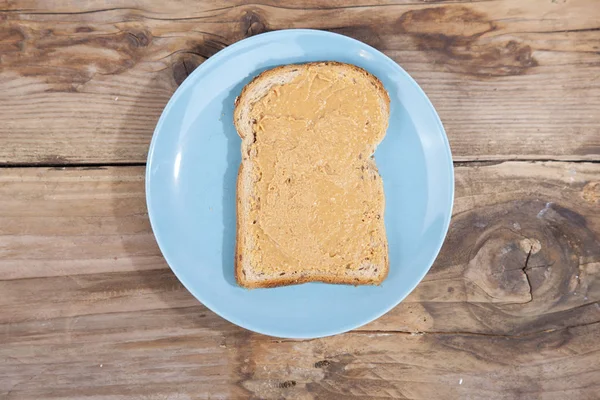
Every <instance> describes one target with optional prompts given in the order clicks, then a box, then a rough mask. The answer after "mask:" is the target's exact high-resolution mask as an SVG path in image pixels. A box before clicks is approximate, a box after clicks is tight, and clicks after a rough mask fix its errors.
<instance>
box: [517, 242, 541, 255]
mask: <svg viewBox="0 0 600 400" xmlns="http://www.w3.org/2000/svg"><path fill="white" fill-rule="evenodd" d="M519 247H520V248H521V250H523V251H524V252H525V253H530V254H537V253H539V251H540V250H541V249H542V244H541V243H540V241H539V240H537V239H523V240H521V241H520V242H519Z"/></svg>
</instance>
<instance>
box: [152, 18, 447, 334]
mask: <svg viewBox="0 0 600 400" xmlns="http://www.w3.org/2000/svg"><path fill="white" fill-rule="evenodd" d="M322 60H335V61H341V62H345V63H350V64H354V65H357V66H359V67H362V68H364V69H366V70H367V71H369V72H371V73H372V74H374V75H375V76H377V77H378V78H379V79H380V80H381V81H382V82H383V85H384V86H385V88H386V89H387V90H388V92H389V94H390V98H391V116H390V125H389V128H388V131H387V136H386V138H385V139H384V141H383V142H382V143H381V144H380V146H379V148H378V150H377V152H376V153H375V158H376V161H377V165H378V167H379V171H380V173H381V176H382V177H383V182H384V188H385V196H386V210H385V224H386V229H387V235H388V242H389V252H390V253H389V259H390V272H389V276H388V278H387V279H386V280H385V282H384V283H383V284H382V285H381V286H375V287H373V286H360V287H353V286H342V285H328V284H322V283H308V284H304V285H297V286H288V287H281V288H275V289H255V290H246V289H242V288H240V287H239V286H237V284H236V282H235V278H234V274H233V269H234V262H233V258H234V244H235V235H236V209H235V208H236V178H237V172H238V167H239V164H240V158H241V157H240V139H239V137H238V135H237V133H236V130H235V128H234V126H233V101H234V99H235V98H236V96H238V95H239V94H240V91H241V89H242V88H243V87H244V85H246V84H247V83H248V82H250V80H251V79H252V78H254V77H255V76H256V75H258V74H259V73H260V72H262V71H264V70H266V69H270V68H273V67H275V66H278V65H282V64H290V63H303V62H308V61H322ZM453 193H454V176H453V168H452V156H451V154H450V147H449V145H448V140H447V138H446V135H445V133H444V128H443V127H442V124H441V122H440V119H439V117H438V116H437V114H436V112H435V110H434V108H433V106H432V105H431V103H430V102H429V99H428V98H427V96H426V95H425V93H423V91H422V90H421V88H419V86H418V85H417V84H416V83H415V81H414V80H413V79H412V78H411V77H410V76H409V75H408V74H407V73H406V72H405V71H404V70H403V69H402V68H400V67H399V66H398V65H397V64H396V63H395V62H394V61H392V60H391V59H390V58H388V57H386V56H385V55H383V54H382V53H380V52H379V51H377V50H375V49H374V48H372V47H370V46H368V45H366V44H364V43H361V42H359V41H356V40H354V39H351V38H348V37H345V36H341V35H337V34H333V33H328V32H322V31H313V30H285V31H277V32H270V33H265V34H262V35H258V36H254V37H251V38H249V39H245V40H242V41H240V42H238V43H235V44H234V45H231V46H229V47H227V48H226V49H224V50H222V51H220V52H219V53H218V54H216V55H214V56H213V57H211V58H210V59H208V60H207V61H206V62H204V63H203V64H202V65H201V66H200V67H199V68H197V69H196V70H195V71H194V72H193V73H192V74H191V75H190V76H189V77H188V78H187V79H186V80H185V82H184V83H183V84H182V85H181V86H180V87H179V89H177V91H176V92H175V94H174V95H173V97H172V98H171V100H170V101H169V103H168V104H167V106H166V107H165V110H164V112H163V114H162V116H161V117H160V120H159V121H158V125H157V126H156V130H155V132H154V136H153V138H152V144H151V145H150V152H149V154H148V166H147V168H146V198H147V202H148V213H149V215H150V221H151V223H152V229H153V230H154V234H155V235H156V239H157V241H158V244H159V246H160V249H161V251H162V253H163V255H164V256H165V258H166V260H167V262H168V263H169V265H170V266H171V268H172V269H173V272H174V273H175V275H177V277H178V278H179V280H180V281H181V282H182V283H183V284H184V285H185V287H186V288H187V289H188V290H189V291H190V292H191V293H192V294H193V295H194V296H195V297H196V298H197V299H198V300H200V301H201V302H202V303H204V305H205V306H206V307H208V308H210V309H211V310H212V311H214V312H215V313H217V314H219V315H220V316H222V317H223V318H225V319H227V320H229V321H231V322H233V323H234V324H237V325H239V326H242V327H244V328H247V329H250V330H252V331H255V332H259V333H263V334H266V335H271V336H277V337H286V338H315V337H321V336H328V335H333V334H337V333H341V332H345V331H348V330H351V329H354V328H357V327H359V326H361V325H364V324H366V323H368V322H370V321H373V320H374V319H376V318H378V317H379V316H381V315H383V314H384V313H386V312H387V311H389V310H390V309H392V308H393V307H394V306H396V305H397V304H398V303H399V302H400V301H401V300H402V299H404V298H405V297H406V296H407V295H408V294H409V293H410V292H411V291H412V290H413V289H414V287H415V286H416V285H417V283H419V281H420V280H421V279H422V278H423V276H425V274H426V273H427V271H428V270H429V268H430V267H431V264H432V263H433V261H434V259H435V257H436V256H437V254H438V252H439V250H440V247H441V246H442V242H443V241H444V237H445V235H446V232H447V230H448V225H449V222H450V215H451V209H452V200H453Z"/></svg>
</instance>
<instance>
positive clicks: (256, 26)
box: [242, 11, 270, 37]
mask: <svg viewBox="0 0 600 400" xmlns="http://www.w3.org/2000/svg"><path fill="white" fill-rule="evenodd" d="M269 31H270V29H269V28H268V27H267V23H266V21H265V20H264V19H263V18H262V17H261V16H260V15H259V14H258V13H256V12H255V11H247V12H246V13H245V14H244V16H243V17H242V34H243V35H244V37H250V36H254V35H258V34H261V33H265V32H269Z"/></svg>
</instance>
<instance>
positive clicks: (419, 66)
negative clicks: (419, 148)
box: [0, 0, 600, 165]
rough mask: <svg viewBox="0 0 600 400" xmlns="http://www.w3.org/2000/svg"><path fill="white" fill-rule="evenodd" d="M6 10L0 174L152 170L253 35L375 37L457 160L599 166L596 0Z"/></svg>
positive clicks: (83, 5) (70, 5)
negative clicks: (179, 110)
mask: <svg viewBox="0 0 600 400" xmlns="http://www.w3.org/2000/svg"><path fill="white" fill-rule="evenodd" d="M282 4H284V3H282V2H279V1H272V0H271V1H263V2H260V3H251V4H245V2H242V1H230V2H227V3H223V2H221V1H182V0H179V1H146V2H138V1H133V0H125V1H117V0H112V1H87V2H79V1H73V0H70V1H57V0H52V1H34V0H19V1H14V0H4V1H0V120H1V121H2V124H0V143H2V145H1V146H0V163H1V164H13V165H15V164H45V165H54V164H69V163H100V164H101V163H131V162H144V161H145V159H146V151H147V147H148V143H149V141H150V138H151V135H152V132H153V129H154V125H155V123H156V121H157V119H158V117H159V115H160V113H161V111H162V108H163V106H164V105H165V104H166V102H167V100H168V99H169V97H170V95H171V94H172V93H173V91H174V90H175V89H176V87H177V86H178V84H179V83H181V82H182V81H183V79H184V78H185V77H186V76H187V75H188V74H189V72H190V71H192V70H193V69H194V68H195V67H196V66H197V65H199V64H200V63H202V62H203V61H204V60H205V59H206V58H207V57H209V56H211V55H212V54H214V53H215V52H217V51H218V50H220V49H222V48H223V47H225V46H227V45H229V44H231V43H234V42H236V41H238V40H240V39H243V38H244V37H247V36H250V35H254V34H257V33H260V32H264V31H268V30H276V29H283V28H299V27H304V28H317V29H326V30H331V31H334V32H339V33H343V34H346V35H349V36H352V37H355V38H357V39H360V40H363V41H365V42H367V43H369V44H371V45H373V46H375V47H377V48H378V49H380V50H382V51H384V52H385V53H386V54H388V55H389V56H391V57H392V58H393V59H394V60H396V61H397V62H399V63H400V64H401V65H402V66H403V67H404V68H405V69H406V70H407V71H408V72H409V73H410V74H411V75H412V76H413V77H415V78H416V79H417V81H418V82H419V83H420V84H421V85H422V87H423V88H424V89H425V91H426V92H427V93H428V95H429V96H430V97H431V99H432V101H433V103H434V105H435V106H436V108H437V110H438V111H439V113H440V116H441V118H442V120H443V121H444V124H445V126H446V128H447V131H448V136H449V138H450V142H451V145H452V148H453V151H454V155H455V158H456V160H459V161H461V160H506V159H554V160H600V112H598V110H600V7H598V4H597V2H596V1H595V0H568V1H567V0H529V1H521V0H489V1H425V0H403V1H396V2H383V1H374V0H370V1H364V2H360V3H359V2H351V3H347V2H342V1H333V2H330V3H327V4H324V3H323V2H319V1H316V0H312V1H303V2H294V4H293V5H292V4H287V3H285V5H282Z"/></svg>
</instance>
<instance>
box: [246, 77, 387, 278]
mask: <svg viewBox="0 0 600 400" xmlns="http://www.w3.org/2000/svg"><path fill="white" fill-rule="evenodd" d="M366 82H367V80H366V78H365V79H362V76H352V75H351V74H341V73H340V72H339V71H337V70H328V69H326V68H308V69H307V70H305V71H303V73H301V74H299V75H298V76H297V77H295V78H294V79H293V80H292V81H291V82H288V83H285V84H283V85H275V86H273V87H272V88H271V89H270V91H269V92H268V94H267V95H266V96H264V97H262V98H261V99H260V100H258V101H257V103H255V104H254V105H253V109H252V111H251V118H252V120H253V121H254V128H253V130H254V133H255V141H254V143H253V144H252V145H251V149H252V151H253V154H255V156H254V161H255V162H254V163H253V166H252V168H253V173H254V174H256V175H255V176H256V177H258V178H257V180H258V182H257V183H256V188H257V191H256V193H260V196H256V197H255V198H254V200H253V202H252V204H251V208H250V210H251V211H250V218H249V221H250V223H252V224H254V226H253V229H252V231H253V232H254V237H253V242H254V246H252V247H253V250H252V251H253V255H252V258H254V259H255V260H258V261H257V266H258V267H259V268H260V269H261V270H263V271H269V272H272V271H273V270H276V271H281V274H282V275H284V274H285V273H288V272H289V273H293V272H294V271H296V270H298V269H299V268H300V267H301V268H302V270H311V269H316V268H318V269H322V268H328V269H329V270H332V269H333V270H335V271H339V272H340V273H342V272H344V273H349V272H352V271H357V270H359V268H361V266H362V265H364V264H365V263H370V260H381V259H382V258H383V259H385V257H386V254H384V252H386V251H387V250H386V247H385V241H383V243H382V240H381V237H382V235H383V237H384V238H385V233H383V232H382V231H383V230H384V228H383V215H382V213H383V208H384V197H383V183H382V181H381V178H380V177H379V174H378V173H377V170H376V167H375V164H374V162H373V160H372V159H371V155H372V152H373V149H374V147H375V146H376V145H377V143H378V142H379V140H380V139H381V137H380V136H381V134H380V132H377V130H381V126H382V124H383V125H386V126H387V121H383V120H382V119H383V118H384V117H386V116H385V115H384V113H383V112H382V110H381V109H382V106H381V102H380V99H379V97H378V92H377V89H376V88H375V87H373V86H372V85H371V84H368V83H367V84H366ZM254 228H256V229H254ZM259 250H260V251H259ZM348 270H351V271H348Z"/></svg>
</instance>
